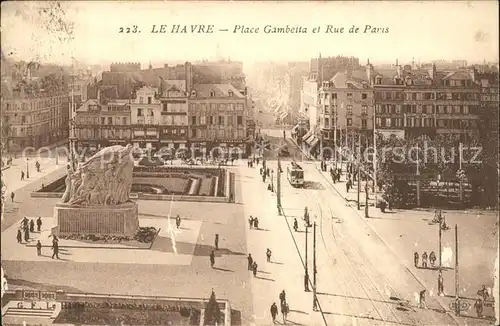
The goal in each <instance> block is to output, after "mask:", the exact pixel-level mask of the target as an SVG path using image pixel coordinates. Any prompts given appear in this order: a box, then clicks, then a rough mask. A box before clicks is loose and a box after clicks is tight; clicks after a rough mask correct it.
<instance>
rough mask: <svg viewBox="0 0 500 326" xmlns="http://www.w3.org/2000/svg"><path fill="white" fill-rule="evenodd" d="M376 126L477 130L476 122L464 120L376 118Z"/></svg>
mask: <svg viewBox="0 0 500 326" xmlns="http://www.w3.org/2000/svg"><path fill="white" fill-rule="evenodd" d="M375 125H376V126H377V127H382V128H401V127H410V128H420V127H424V128H436V127H437V128H450V129H467V128H477V122H476V121H475V120H467V119H466V120H462V119H434V118H416V117H407V118H406V120H405V119H403V118H376V119H375Z"/></svg>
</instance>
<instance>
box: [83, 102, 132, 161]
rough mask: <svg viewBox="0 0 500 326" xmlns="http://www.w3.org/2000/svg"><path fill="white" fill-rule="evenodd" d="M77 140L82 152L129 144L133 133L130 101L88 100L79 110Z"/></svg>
mask: <svg viewBox="0 0 500 326" xmlns="http://www.w3.org/2000/svg"><path fill="white" fill-rule="evenodd" d="M104 103H105V104H104ZM75 137H76V148H77V149H78V151H79V152H81V151H82V150H83V149H84V148H86V149H89V150H91V151H96V150H98V149H100V148H102V147H106V146H111V145H126V144H128V143H130V142H131V139H132V133H131V129H130V104H129V103H128V100H113V101H105V102H104V101H99V100H96V99H89V100H87V101H85V102H84V103H83V104H82V105H81V106H80V107H79V108H78V109H77V110H76V116H75Z"/></svg>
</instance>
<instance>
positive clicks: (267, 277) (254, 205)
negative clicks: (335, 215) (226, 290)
mask: <svg viewBox="0 0 500 326" xmlns="http://www.w3.org/2000/svg"><path fill="white" fill-rule="evenodd" d="M238 172H239V173H238V174H237V176H236V177H237V179H239V180H238V181H239V182H241V185H242V197H243V205H244V211H245V216H244V218H245V220H248V218H249V217H250V215H252V216H254V217H258V218H259V229H254V228H252V229H249V227H248V226H247V247H248V252H249V253H251V254H252V257H253V258H254V260H255V261H256V262H257V264H258V265H259V267H258V272H257V277H255V278H254V277H252V280H251V286H252V296H253V305H254V325H272V319H271V316H270V306H271V304H272V303H273V302H276V305H277V306H278V310H280V301H279V298H278V296H279V293H280V292H281V291H282V290H285V292H286V300H287V302H288V304H289V307H290V314H289V315H288V318H287V320H288V323H289V324H294V323H295V324H300V325H324V322H323V319H322V317H321V314H320V313H319V312H313V311H312V292H309V293H306V292H304V288H303V284H304V280H303V277H304V274H303V268H304V267H303V265H302V260H301V259H300V258H299V257H298V252H297V248H296V246H295V244H294V239H293V237H292V235H291V233H290V230H289V228H288V225H287V222H286V220H285V217H283V216H279V215H278V210H277V206H276V197H275V195H274V193H271V192H270V191H268V190H267V182H266V183H263V182H262V179H261V177H260V174H259V167H254V168H248V167H240V169H239V170H238ZM247 225H248V222H247ZM267 248H269V249H271V251H272V262H271V263H268V262H266V250H267ZM248 273H251V272H250V271H248ZM277 320H278V321H280V323H281V322H282V316H281V313H280V314H279V315H278V318H277Z"/></svg>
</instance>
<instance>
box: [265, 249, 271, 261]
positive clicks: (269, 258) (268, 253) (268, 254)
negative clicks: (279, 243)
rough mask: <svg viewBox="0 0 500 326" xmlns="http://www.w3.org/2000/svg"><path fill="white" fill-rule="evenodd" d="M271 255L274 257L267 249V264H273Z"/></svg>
mask: <svg viewBox="0 0 500 326" xmlns="http://www.w3.org/2000/svg"><path fill="white" fill-rule="evenodd" d="M271 255H272V252H271V249H269V248H267V251H266V257H267V262H268V263H270V262H271Z"/></svg>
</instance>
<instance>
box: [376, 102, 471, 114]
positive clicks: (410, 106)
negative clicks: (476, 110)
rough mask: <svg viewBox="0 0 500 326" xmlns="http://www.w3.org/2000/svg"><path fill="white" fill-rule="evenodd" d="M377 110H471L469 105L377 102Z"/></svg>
mask: <svg viewBox="0 0 500 326" xmlns="http://www.w3.org/2000/svg"><path fill="white" fill-rule="evenodd" d="M436 108H437V109H436ZM375 112H376V113H378V114H399V113H423V114H434V113H439V114H469V112H470V110H469V106H468V105H430V104H429V105H420V104H418V105H417V104H404V105H401V104H376V105H375Z"/></svg>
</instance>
